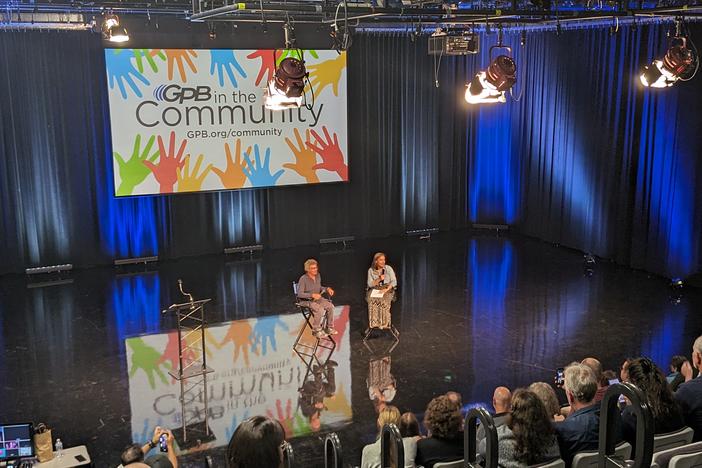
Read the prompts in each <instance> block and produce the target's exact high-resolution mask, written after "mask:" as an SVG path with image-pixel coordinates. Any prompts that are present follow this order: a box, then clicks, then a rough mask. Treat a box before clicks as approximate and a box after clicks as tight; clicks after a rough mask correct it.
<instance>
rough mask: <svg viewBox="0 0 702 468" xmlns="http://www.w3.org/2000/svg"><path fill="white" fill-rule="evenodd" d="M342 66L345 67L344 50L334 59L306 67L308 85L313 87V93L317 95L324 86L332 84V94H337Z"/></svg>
mask: <svg viewBox="0 0 702 468" xmlns="http://www.w3.org/2000/svg"><path fill="white" fill-rule="evenodd" d="M344 68H346V52H342V53H341V54H340V55H339V56H338V57H337V58H335V59H331V60H326V61H324V62H322V63H319V64H317V65H310V66H309V67H307V70H308V71H309V72H310V85H311V86H312V89H314V93H315V94H316V95H317V96H319V95H320V94H321V93H322V90H323V89H324V88H326V87H327V86H329V85H332V90H333V92H334V96H339V81H340V80H341V72H342V71H343V70H344Z"/></svg>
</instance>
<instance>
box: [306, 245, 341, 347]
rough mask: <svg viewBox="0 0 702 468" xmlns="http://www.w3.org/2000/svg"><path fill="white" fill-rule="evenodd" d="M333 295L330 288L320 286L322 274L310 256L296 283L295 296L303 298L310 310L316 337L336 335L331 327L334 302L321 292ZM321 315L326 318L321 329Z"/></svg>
mask: <svg viewBox="0 0 702 468" xmlns="http://www.w3.org/2000/svg"><path fill="white" fill-rule="evenodd" d="M325 292H326V293H327V294H329V297H331V296H333V295H334V290H333V289H332V288H329V287H326V286H322V275H320V274H319V265H318V264H317V260H315V259H313V258H310V259H309V260H306V261H305V274H304V275H302V276H301V277H300V280H299V281H298V283H297V297H298V298H299V299H302V300H303V305H305V306H306V307H309V308H310V310H311V311H312V333H313V334H314V336H315V337H317V338H323V337H325V336H328V335H336V334H337V333H338V332H337V331H336V330H334V328H333V327H332V323H333V322H334V304H332V303H331V301H330V300H328V299H324V298H323V297H322V294H323V293H325ZM322 315H324V317H325V319H326V321H325V322H326V323H325V324H326V328H324V329H322Z"/></svg>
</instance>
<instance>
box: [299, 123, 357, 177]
mask: <svg viewBox="0 0 702 468" xmlns="http://www.w3.org/2000/svg"><path fill="white" fill-rule="evenodd" d="M322 131H323V132H324V138H322V137H321V136H319V133H317V132H316V131H315V130H312V136H313V137H314V139H315V142H314V143H307V146H308V147H309V148H310V149H312V150H314V151H315V152H316V153H317V154H319V155H320V156H321V157H322V162H321V163H320V164H315V166H314V167H313V169H324V170H326V171H330V172H336V173H337V174H339V177H341V180H344V181H346V180H349V168H348V166H347V165H346V163H345V162H344V155H343V153H342V152H341V148H340V147H339V139H338V137H337V135H336V133H334V138H333V139H332V137H331V136H330V135H329V130H327V127H326V126H323V127H322Z"/></svg>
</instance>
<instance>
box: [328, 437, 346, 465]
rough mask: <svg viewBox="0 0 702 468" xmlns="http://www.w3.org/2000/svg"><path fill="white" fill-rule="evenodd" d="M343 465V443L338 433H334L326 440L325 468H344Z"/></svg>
mask: <svg viewBox="0 0 702 468" xmlns="http://www.w3.org/2000/svg"><path fill="white" fill-rule="evenodd" d="M343 465H344V456H343V452H342V451H341V441H340V440H339V436H338V435H336V432H332V433H330V434H328V435H327V437H326V438H325V439H324V468H342V467H343Z"/></svg>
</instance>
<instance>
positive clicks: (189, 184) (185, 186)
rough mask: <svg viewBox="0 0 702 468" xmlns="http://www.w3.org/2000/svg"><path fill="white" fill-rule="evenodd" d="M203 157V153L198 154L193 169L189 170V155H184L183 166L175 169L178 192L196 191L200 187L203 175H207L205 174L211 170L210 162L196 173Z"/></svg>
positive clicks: (203, 178) (203, 179)
mask: <svg viewBox="0 0 702 468" xmlns="http://www.w3.org/2000/svg"><path fill="white" fill-rule="evenodd" d="M204 157H205V155H203V154H200V155H198V157H197V161H195V167H193V171H192V172H190V155H187V156H185V161H184V163H183V167H182V168H181V167H179V168H178V169H176V179H177V180H178V191H179V192H197V191H198V190H200V189H201V188H202V183H203V182H204V181H205V177H207V174H209V173H210V171H211V170H212V164H208V165H207V166H206V167H205V169H204V170H203V171H202V172H200V173H199V174H198V172H199V171H200V166H201V165H202V160H203V159H204Z"/></svg>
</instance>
